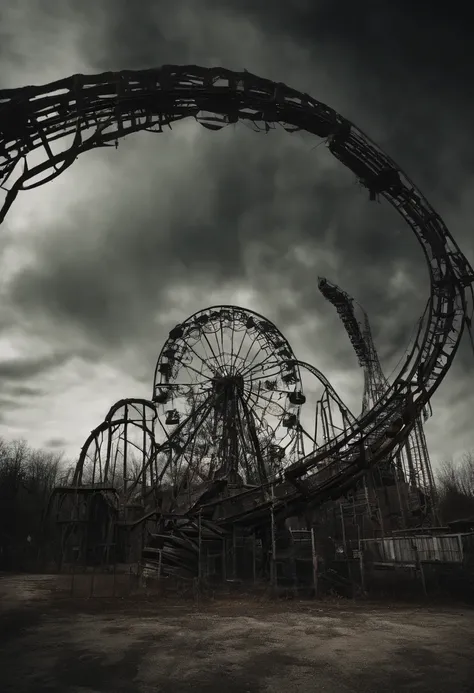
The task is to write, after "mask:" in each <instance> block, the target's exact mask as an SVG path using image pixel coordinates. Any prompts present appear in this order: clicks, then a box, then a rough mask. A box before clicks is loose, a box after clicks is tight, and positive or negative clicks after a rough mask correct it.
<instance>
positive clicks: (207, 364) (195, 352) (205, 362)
mask: <svg viewBox="0 0 474 693" xmlns="http://www.w3.org/2000/svg"><path fill="white" fill-rule="evenodd" d="M189 349H190V350H191V351H192V352H193V354H194V355H195V356H197V358H198V359H199V360H200V361H201V363H202V364H203V365H204V366H205V367H206V368H207V369H208V370H210V371H211V373H213V374H214V372H213V369H212V368H211V367H210V365H209V362H208V361H206V360H205V359H203V357H202V356H201V355H200V354H198V353H197V351H195V349H194V348H193V347H192V346H191V345H189ZM183 365H186V366H187V367H189V366H188V365H187V364H183ZM194 370H195V369H194ZM201 373H202V372H201ZM202 375H204V374H203V373H202Z"/></svg>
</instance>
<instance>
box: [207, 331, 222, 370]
mask: <svg viewBox="0 0 474 693" xmlns="http://www.w3.org/2000/svg"><path fill="white" fill-rule="evenodd" d="M203 337H204V339H205V340H206V342H207V344H208V345H209V349H210V350H211V354H212V356H213V358H214V360H215V361H216V363H217V365H218V366H220V367H222V366H223V365H224V364H223V363H222V361H221V360H220V359H219V357H218V356H216V353H215V352H214V349H213V348H212V344H211V342H210V341H209V339H208V336H207V334H206V333H205V332H203ZM219 355H220V354H219Z"/></svg>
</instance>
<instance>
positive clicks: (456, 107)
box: [0, 0, 474, 467]
mask: <svg viewBox="0 0 474 693" xmlns="http://www.w3.org/2000/svg"><path fill="white" fill-rule="evenodd" d="M291 4H292V10H291V13H289V12H288V11H287V9H286V4H285V3H284V2H280V3H276V4H274V7H273V6H272V7H273V9H272V11H271V12H266V11H265V9H264V7H266V6H267V4H266V3H259V2H252V3H250V2H247V1H246V0H244V1H240V2H237V0H234V1H233V2H232V1H230V0H229V1H222V2H219V3H217V2H215V1H214V0H204V1H203V2H200V3H199V4H198V3H197V2H193V1H192V0H187V1H185V2H182V3H175V4H172V5H171V4H170V3H166V2H165V1H164V0H163V1H158V2H143V3H141V5H140V14H138V13H137V11H136V10H135V9H134V8H135V7H136V4H135V3H132V2H126V0H116V1H114V2H112V0H110V1H103V2H92V1H90V0H83V1H82V2H79V0H77V1H73V0H70V1H64V2H59V0H57V1H54V0H17V1H16V2H13V1H12V2H10V1H9V0H8V1H6V2H5V4H4V7H3V8H2V13H3V17H2V23H1V29H0V31H1V35H2V36H1V38H2V41H1V42H0V66H1V71H0V74H1V78H0V88H6V87H8V88H11V87H21V86H24V85H26V84H33V83H34V84H44V83H47V82H51V81H53V80H55V79H59V78H61V77H66V76H69V75H71V74H74V73H81V72H82V73H87V74H93V73H97V72H105V71H109V70H111V71H116V70H121V69H144V68H147V67H154V66H159V65H161V64H170V63H171V64H198V65H203V66H211V65H222V66H224V67H227V68H229V69H234V70H243V69H246V70H248V71H249V72H253V73H255V74H258V75H260V76H262V77H268V78H270V79H274V80H277V81H281V82H285V83H286V84H288V85H289V86H292V87H295V88H297V89H301V90H302V91H305V92H308V93H309V94H311V95H312V96H313V97H315V98H317V99H318V100H321V101H323V102H325V103H327V104H328V105H330V106H331V107H333V108H335V109H336V110H337V111H339V112H340V113H342V114H343V115H344V116H346V117H347V118H349V119H350V120H352V121H353V122H354V123H355V124H356V125H357V126H358V127H360V128H361V129H362V130H363V131H365V132H367V133H368V135H369V136H370V137H371V138H372V139H374V140H375V141H376V142H377V143H378V144H379V145H380V146H382V148H383V149H384V150H385V151H386V153H387V154H389V155H390V156H392V158H394V159H395V161H397V163H398V164H399V165H400V166H401V167H402V168H403V169H404V170H405V171H406V173H407V174H408V175H409V177H410V178H412V179H413V180H414V181H415V183H416V185H417V186H419V188H420V189H421V190H422V191H423V193H424V194H425V195H426V196H427V198H428V200H429V202H430V203H431V204H432V205H433V207H434V208H435V209H436V210H437V211H438V212H439V213H440V214H441V216H442V217H443V219H444V221H445V222H446V224H447V226H448V228H449V229H450V230H451V232H452V233H453V236H454V238H455V240H456V241H457V242H458V243H459V245H460V247H461V250H462V251H463V252H464V253H465V255H466V256H467V257H468V259H469V260H470V261H471V262H473V261H474V240H473V237H472V232H471V228H470V224H471V219H472V217H473V212H474V197H473V195H472V192H471V191H472V183H473V171H474V167H473V159H474V145H473V144H472V141H471V137H470V129H471V122H472V116H473V113H474V104H473V96H472V93H471V90H470V88H469V86H468V85H469V81H468V80H469V78H470V77H469V76H470V67H471V65H472V63H473V62H474V61H473V60H472V57H473V49H472V46H471V45H470V42H469V41H470V39H469V36H468V32H467V29H464V26H463V21H462V16H459V15H458V17H457V20H456V19H454V18H453V17H454V12H453V16H451V15H449V16H448V15H444V14H442V13H441V10H439V11H438V9H437V8H434V9H433V11H432V12H431V13H430V17H429V21H428V20H427V19H426V17H422V16H421V15H420V16H417V15H416V14H415V13H416V12H417V10H416V8H413V7H412V5H410V6H409V8H410V12H411V16H410V21H409V22H406V21H405V20H406V15H407V12H408V9H407V7H408V6H407V7H406V6H405V5H406V3H405V2H398V3H397V9H394V7H392V6H391V4H390V3H388V2H387V3H386V4H384V3H372V2H362V3H357V14H355V11H354V9H353V8H352V5H351V4H349V3H347V4H346V3H345V2H341V3H331V2H329V1H328V2H326V1H324V2H317V1H316V2H309V1H308V2H306V1H305V0H299V1H298V2H296V1H295V2H293V3H291ZM335 5H338V11H337V12H336V11H335V9H334V6H335ZM340 16H341V17H344V21H340ZM440 46H443V56H444V57H443V56H441V55H440V50H439V47H440ZM316 144H317V141H315V140H314V139H312V138H310V137H307V136H304V135H289V134H288V133H285V132H278V131H275V132H272V133H270V134H269V135H268V136H266V135H263V134H256V133H254V132H251V131H250V130H249V129H248V128H246V127H245V126H243V125H239V126H235V127H228V128H226V129H225V130H223V131H220V132H217V133H214V132H209V131H206V130H205V129H203V128H202V127H200V126H199V125H198V124H197V123H194V122H191V121H186V122H184V123H181V124H179V125H177V126H174V127H173V132H172V133H166V134H163V135H151V134H148V133H138V134H136V135H133V136H130V137H128V138H126V139H125V140H123V141H121V142H120V145H119V147H118V150H117V151H115V149H107V150H98V151H94V152H89V153H87V154H85V155H84V156H82V157H81V158H80V159H78V160H77V161H76V162H75V164H74V166H72V167H71V168H70V169H69V170H68V171H66V172H65V173H64V174H62V175H61V176H60V177H59V178H58V179H56V180H55V181H53V182H51V183H49V184H47V185H45V186H42V187H40V188H38V189H36V190H33V191H31V192H24V193H20V195H19V197H18V198H17V200H16V202H15V203H14V205H13V207H12V208H11V210H10V212H9V213H8V215H7V217H6V220H5V222H4V223H3V224H2V226H1V227H0V239H1V242H0V248H1V256H0V257H1V270H2V281H1V292H2V302H1V307H0V379H1V382H2V386H3V392H2V395H1V396H0V435H1V436H3V437H5V438H7V439H12V438H19V437H23V438H25V439H26V440H27V441H28V442H29V443H30V444H31V445H32V446H35V447H43V448H49V449H52V450H53V449H54V450H58V449H64V450H65V455H66V457H67V458H68V459H74V458H77V456H78V454H79V450H80V447H81V446H82V444H83V442H84V441H85V439H86V437H87V435H88V434H89V433H90V431H91V430H92V429H93V428H94V427H95V426H97V425H98V424H99V423H100V422H101V421H102V419H103V418H104V416H105V414H106V413H107V411H108V409H109V408H110V406H111V405H112V404H113V403H114V402H115V401H117V400H119V399H121V398H124V397H150V396H151V390H152V378H153V371H154V366H155V361H156V358H157V357H158V354H159V352H160V350H161V346H162V344H163V342H164V341H165V339H166V337H167V335H168V332H169V330H170V329H171V328H172V327H173V326H174V325H175V324H176V323H178V322H181V321H183V320H185V319H186V318H187V317H188V316H189V315H191V314H192V313H194V312H195V311H197V310H200V309H202V308H205V307H207V306H208V305H216V304H228V303H230V304H237V305H241V306H243V307H246V308H250V309H252V310H256V311H257V312H260V313H262V314H263V315H265V316H266V317H267V318H268V319H269V320H271V321H272V322H274V323H275V324H276V325H277V327H278V328H279V329H280V330H281V331H282V332H283V334H284V335H285V336H286V337H287V339H288V340H289V342H290V343H291V345H292V347H293V349H294V351H295V352H296V354H297V356H298V357H299V358H300V359H302V360H306V361H310V362H311V363H312V364H314V365H315V366H316V367H317V368H319V369H320V370H322V371H323V372H324V373H325V375H326V376H327V377H328V378H329V380H330V381H331V382H332V383H333V385H334V386H335V387H336V389H337V391H338V392H339V394H340V395H341V396H342V398H343V399H344V400H345V401H346V403H347V404H348V405H349V407H350V408H351V409H352V410H353V411H354V412H357V413H358V412H359V411H360V406H361V400H362V375H361V372H360V369H359V368H358V365H357V359H356V356H355V354H354V353H353V351H352V347H351V344H350V342H349V340H348V338H347V336H346V334H345V332H344V328H343V326H342V324H341V322H340V320H339V319H338V316H337V315H336V312H335V311H334V309H333V308H332V306H330V305H329V304H328V303H327V302H326V301H325V300H324V298H323V297H322V296H321V295H320V294H319V292H318V288H317V279H318V276H326V277H327V278H328V279H329V280H330V281H332V282H335V283H337V284H339V285H340V286H341V287H342V288H343V289H344V290H346V291H347V292H348V293H350V294H351V295H352V296H354V298H355V299H356V300H357V301H358V302H359V303H360V304H361V305H362V306H363V307H364V308H365V310H366V311H367V312H368V314H369V317H370V320H371V324H372V329H373V334H374V340H375V343H376V347H377V349H378V351H379V354H380V357H381V361H382V364H383V367H384V369H385V371H386V374H387V375H389V374H390V373H391V372H392V370H393V369H394V368H395V367H396V365H397V363H398V362H399V360H400V359H401V358H402V357H403V354H404V351H405V349H406V347H407V346H408V343H409V340H410V337H411V335H412V333H413V327H414V325H415V324H416V321H417V319H418V318H419V317H420V315H421V313H422V312H423V309H424V306H425V303H426V300H427V298H428V291H429V285H428V276H427V271H426V267H425V261H424V258H423V255H422V252H421V249H420V248H419V246H418V244H417V241H416V239H415V237H414V235H413V233H412V232H411V231H410V230H409V229H408V228H407V227H405V225H404V223H403V221H402V219H401V218H400V217H398V216H397V214H396V213H395V212H394V211H393V210H392V209H391V208H389V207H388V206H387V205H386V204H384V203H383V204H374V203H371V202H369V200H368V195H367V193H366V191H364V190H361V189H360V188H359V187H358V186H357V185H356V183H355V181H354V179H353V176H352V175H351V174H350V173H349V172H347V171H346V170H345V169H344V168H343V167H341V166H339V164H338V163H337V162H336V161H335V160H334V159H333V158H332V156H331V155H330V154H329V153H328V152H327V150H326V149H325V148H324V147H318V148H315V145H316ZM473 369H474V358H473V355H472V351H471V350H470V346H469V343H468V340H467V339H466V338H464V340H463V344H462V345H461V348H460V351H459V353H458V356H457V358H456V361H455V363H454V365H453V367H452V368H451V371H450V372H449V374H448V376H447V377H446V379H445V381H444V382H443V384H442V385H441V387H440V389H439V390H438V392H437V393H436V395H435V397H434V398H433V400H432V407H433V417H432V418H431V419H430V421H429V422H428V424H427V425H426V434H427V439H428V443H429V448H430V453H431V456H432V460H433V463H434V466H435V467H436V466H437V465H439V463H440V462H441V461H442V460H444V459H447V458H451V457H459V456H461V455H462V454H463V453H464V452H466V451H468V450H470V449H473V448H474V432H473V431H472V426H471V418H472V411H473V406H474V392H473V388H472V382H473V374H474V370H473Z"/></svg>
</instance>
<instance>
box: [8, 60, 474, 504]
mask: <svg viewBox="0 0 474 693" xmlns="http://www.w3.org/2000/svg"><path fill="white" fill-rule="evenodd" d="M189 117H191V118H195V119H196V120H198V121H199V122H201V124H202V125H204V126H205V127H208V128H210V129H216V130H217V129H220V128H221V127H224V126H226V125H228V124H231V123H237V122H239V121H246V122H250V123H252V124H253V125H254V126H255V128H256V129H258V130H261V131H263V132H268V131H269V130H270V129H272V128H273V127H274V126H275V125H276V124H280V125H282V126H283V127H284V128H285V129H286V130H288V131H290V132H294V131H297V130H301V131H307V132H308V133H311V134H313V135H314V136H315V137H317V138H321V139H323V140H325V141H326V143H327V146H328V148H329V150H330V151H331V153H332V154H333V155H334V156H335V157H336V158H337V159H338V160H339V161H340V162H341V163H342V164H343V165H344V166H346V167H347V168H349V169H350V170H351V171H352V172H353V173H354V175H355V176H356V178H357V179H358V181H359V182H360V183H361V184H362V186H364V187H365V188H366V189H367V190H368V192H369V195H370V198H371V199H373V200H374V199H377V198H378V197H383V198H385V199H386V200H387V201H388V202H389V203H390V204H391V205H392V206H393V207H395V209H396V210H397V211H398V212H399V214H401V216H402V217H403V218H404V220H405V221H406V223H407V226H409V227H410V228H411V229H412V231H413V232H414V233H415V235H416V237H417V239H418V241H419V243H420V245H421V247H422V250H423V253H424V255H425V259H426V262H427V265H428V270H429V276H430V285H431V291H430V296H429V298H428V303H427V309H426V313H425V320H424V321H423V323H422V328H421V329H420V332H419V334H418V338H417V340H416V341H415V343H414V345H413V347H412V349H411V351H410V353H409V354H408V356H407V358H406V361H405V363H404V365H403V366H402V368H401V370H400V372H399V373H398V375H397V376H396V378H395V379H394V380H393V382H392V384H391V385H390V386H389V387H388V388H387V390H386V392H385V393H384V395H383V396H382V397H381V398H380V399H379V401H378V402H376V403H375V405H374V407H373V408H372V410H371V411H369V412H367V413H366V414H365V415H364V416H363V417H362V418H361V419H359V420H358V421H357V422H356V423H355V424H354V426H353V427H352V428H351V429H350V432H349V433H347V432H346V433H343V434H341V436H339V437H337V438H335V439H334V440H332V441H330V442H329V443H328V444H327V445H326V446H325V447H324V448H322V449H319V451H318V453H317V455H315V454H314V453H312V454H311V455H309V456H307V457H306V458H304V459H303V460H300V461H299V462H297V463H296V464H294V465H293V466H292V467H291V468H289V469H288V470H287V472H286V478H287V482H288V481H289V482H291V485H292V487H293V488H294V489H297V495H298V496H299V497H301V495H303V496H314V495H318V494H319V493H320V492H323V491H324V493H329V492H331V493H332V491H334V490H335V489H341V488H342V487H344V486H345V485H347V484H351V483H353V482H354V480H356V479H357V478H359V476H360V475H361V474H362V473H363V470H364V469H365V468H367V466H369V465H371V464H375V463H377V461H378V460H379V459H380V458H381V457H382V456H386V455H387V454H388V453H390V452H392V451H394V450H395V449H396V448H397V447H398V446H399V445H400V444H401V443H402V442H403V441H404V440H405V439H406V437H407V436H408V434H409V433H410V430H411V429H412V427H413V425H414V423H415V421H416V419H417V417H418V416H419V414H420V413H421V411H422V409H423V407H424V406H425V405H426V403H427V402H428V401H429V399H430V397H431V396H432V395H433V393H434V392H435V390H436V389H437V387H438V386H439V384H440V383H441V381H442V380H443V378H444V376H445V375H446V373H447V371H448V369H449V367H450V365H451V362H452V360H453V358H454V355H455V353H456V350H457V348H458V346H459V343H460V339H461V336H462V333H463V329H464V327H465V325H466V323H468V321H469V318H468V314H467V310H468V298H469V300H470V299H471V298H472V283H473V279H474V273H473V270H472V268H471V266H470V265H469V263H468V261H467V259H466V258H465V256H464V255H463V254H462V252H461V251H460V249H459V248H458V246H457V244H456V243H455V241H454V239H453V237H452V236H451V234H450V233H449V231H448V230H447V228H446V226H445V225H444V223H443V221H442V219H441V218H440V217H439V215H438V214H437V213H436V212H435V211H434V210H433V208H432V207H431V206H430V205H429V203H428V202H427V200H426V199H425V198H424V197H423V195H422V194H421V193H420V192H419V191H418V190H417V189H416V187H415V186H414V184H413V183H412V182H411V181H410V180H409V178H408V177H407V176H406V175H405V174H404V173H403V172H402V171H401V170H400V168H399V167H398V166H397V165H396V164H395V163H394V161H392V159H390V158H389V157H388V156H387V155H386V154H384V153H383V152H382V151H381V150H380V149H379V148H378V147H377V146H376V145H375V144H374V143H373V142H372V141H371V140H370V139H369V138H368V137H367V136H366V135H365V134H364V133H362V132H361V131H360V130H359V129H358V128H357V127H356V126H355V125H353V124H352V123H351V122H349V121H348V120H346V119H345V118H343V117H342V116H340V115H339V114H338V113H336V111H334V110H333V109H332V108H330V107H328V106H326V105H325V104H323V103H321V102H319V101H316V100H315V99H313V98H311V97H310V96H309V95H308V94H304V93H300V92H298V91H295V90H294V89H291V88H289V87H287V86H285V85H284V84H281V83H276V82H272V81H270V80H267V79H262V78H260V77H257V76H255V75H253V74H251V73H249V72H243V73H237V72H233V71H229V70H226V69H224V68H220V67H216V68H202V67H197V66H174V65H166V66H163V67H160V68H156V69H149V70H143V71H138V72H133V71H123V72H117V73H111V72H108V73H103V74H99V75H73V76H72V77H68V78H66V79H63V80H59V81H57V82H53V83H51V84H48V85H46V86H27V87H23V88H19V89H9V90H1V91H0V185H1V186H2V188H3V189H4V190H5V191H6V198H5V203H4V205H3V208H2V210H1V211H0V223H1V222H2V221H3V219H4V218H5V215H6V213H7V212H8V210H9V208H10V207H11V205H12V203H13V202H14V200H15V197H16V196H17V194H18V193H19V192H20V191H21V190H27V189H31V188H34V187H37V186H39V185H42V184H43V183H46V182H48V181H50V180H53V179H54V178H56V177H57V176H59V175H60V174H61V173H62V172H63V171H64V170H66V169H67V168H68V167H69V166H71V165H72V163H73V162H74V161H75V160H76V159H77V157H78V156H79V155H80V154H82V153H83V152H86V151H89V150H92V149H96V148H98V147H103V146H113V144H114V143H115V144H116V143H118V140H119V139H120V138H122V137H124V136H126V135H128V134H130V133H133V132H137V131H142V130H144V131H149V132H155V133H161V132H163V131H164V130H166V129H168V128H171V125H172V124H173V123H174V122H177V121H180V120H182V119H184V118H189ZM59 141H61V142H62V144H63V145H65V146H66V149H63V150H59V149H58V147H57V143H59ZM35 150H41V151H42V152H43V158H42V159H40V160H39V161H38V158H37V157H36V158H35V160H34V161H33V160H30V159H31V157H30V154H31V153H32V152H33V151H35ZM322 460H324V461H325V462H326V463H327V464H329V465H332V466H333V472H334V473H333V474H332V476H331V478H330V479H328V480H326V481H325V482H324V483H319V482H318V480H317V477H318V473H316V474H314V470H316V469H317V466H318V464H320V463H321V461H322ZM290 496H291V497H294V496H293V494H290ZM287 499H288V500H290V499H289V498H288V497H287Z"/></svg>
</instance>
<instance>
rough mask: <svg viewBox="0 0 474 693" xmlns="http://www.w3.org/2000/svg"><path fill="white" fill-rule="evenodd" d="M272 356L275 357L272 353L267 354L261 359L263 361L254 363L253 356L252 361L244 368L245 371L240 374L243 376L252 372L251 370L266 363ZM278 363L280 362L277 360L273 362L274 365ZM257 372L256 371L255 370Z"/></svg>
mask: <svg viewBox="0 0 474 693" xmlns="http://www.w3.org/2000/svg"><path fill="white" fill-rule="evenodd" d="M272 358H275V354H272V353H270V354H268V355H267V356H266V357H265V358H264V359H263V361H259V362H258V363H254V361H255V358H254V359H253V361H252V362H251V363H250V364H249V365H248V367H247V368H246V369H245V371H244V372H243V373H242V376H243V377H245V376H246V375H249V373H252V372H253V371H255V370H256V369H257V368H260V366H263V365H264V364H265V363H267V362H268V361H269V360H270V359H272ZM279 363H280V362H279V361H276V363H275V364H274V365H276V364H279ZM257 372H258V371H257Z"/></svg>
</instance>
